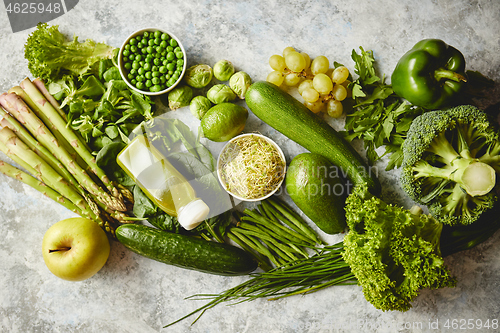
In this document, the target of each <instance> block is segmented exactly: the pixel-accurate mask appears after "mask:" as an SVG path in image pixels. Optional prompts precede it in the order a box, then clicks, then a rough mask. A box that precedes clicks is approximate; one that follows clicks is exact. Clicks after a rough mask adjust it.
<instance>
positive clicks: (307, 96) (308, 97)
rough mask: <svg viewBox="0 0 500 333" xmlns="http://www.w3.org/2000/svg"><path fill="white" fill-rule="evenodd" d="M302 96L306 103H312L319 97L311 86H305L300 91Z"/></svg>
mask: <svg viewBox="0 0 500 333" xmlns="http://www.w3.org/2000/svg"><path fill="white" fill-rule="evenodd" d="M302 98H303V99H304V101H306V102H308V103H314V102H316V101H317V100H318V99H319V93H318V92H317V91H316V90H314V89H313V88H307V89H306V90H304V91H303V92H302Z"/></svg>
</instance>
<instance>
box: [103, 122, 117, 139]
mask: <svg viewBox="0 0 500 333" xmlns="http://www.w3.org/2000/svg"><path fill="white" fill-rule="evenodd" d="M104 132H105V133H106V135H107V136H109V138H110V139H112V140H114V139H116V138H117V137H118V136H119V135H120V133H119V130H118V127H117V126H116V125H108V126H106V128H105V129H104Z"/></svg>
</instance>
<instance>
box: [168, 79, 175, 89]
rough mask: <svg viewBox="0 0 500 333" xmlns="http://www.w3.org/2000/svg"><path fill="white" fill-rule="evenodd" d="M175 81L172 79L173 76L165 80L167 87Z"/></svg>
mask: <svg viewBox="0 0 500 333" xmlns="http://www.w3.org/2000/svg"><path fill="white" fill-rule="evenodd" d="M175 81H176V80H174V79H173V78H170V79H168V81H167V87H171V86H173V85H174V83H175Z"/></svg>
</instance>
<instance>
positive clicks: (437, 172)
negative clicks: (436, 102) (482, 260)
mask: <svg viewBox="0 0 500 333" xmlns="http://www.w3.org/2000/svg"><path fill="white" fill-rule="evenodd" d="M498 172H500V140H499V135H498V132H497V131H496V129H495V128H494V127H493V125H492V123H490V121H489V120H488V117H487V115H486V114H485V113H484V112H482V111H481V110H479V109H477V108H475V107H473V106H466V105H464V106H459V107H455V108H451V109H448V110H442V111H431V112H427V113H424V114H422V115H421V116H419V117H417V118H415V120H414V121H413V122H412V125H411V126H410V129H409V131H408V134H407V138H406V140H405V142H404V143H403V165H402V172H401V185H402V187H403V189H404V190H405V192H406V193H407V194H408V195H409V196H410V197H411V198H412V199H413V200H415V201H416V202H417V203H420V204H424V205H428V206H429V211H430V213H431V214H432V215H434V216H435V217H436V218H437V219H438V220H439V221H440V222H443V223H445V224H449V225H457V224H461V225H468V224H470V223H473V222H474V221H476V220H477V219H478V218H479V216H480V215H481V214H483V213H484V212H485V211H487V210H489V209H491V208H492V207H493V206H494V204H495V202H496V201H497V197H496V192H497V191H496V189H495V188H496V186H497V185H496V174H497V173H498Z"/></svg>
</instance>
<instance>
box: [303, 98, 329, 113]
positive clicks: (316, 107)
mask: <svg viewBox="0 0 500 333" xmlns="http://www.w3.org/2000/svg"><path fill="white" fill-rule="evenodd" d="M304 105H305V106H306V108H308V109H309V110H310V111H311V112H313V113H320V112H321V111H322V110H323V108H324V107H325V103H323V101H321V100H317V101H316V102H314V103H309V102H305V103H304Z"/></svg>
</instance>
